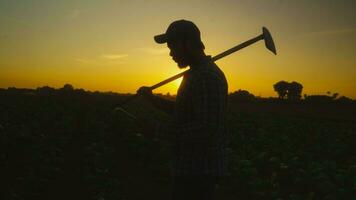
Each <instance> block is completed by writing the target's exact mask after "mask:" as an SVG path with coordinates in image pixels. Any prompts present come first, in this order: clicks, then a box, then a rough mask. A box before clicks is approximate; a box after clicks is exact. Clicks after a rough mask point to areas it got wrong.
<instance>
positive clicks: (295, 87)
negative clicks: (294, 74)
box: [287, 81, 303, 100]
mask: <svg viewBox="0 0 356 200" xmlns="http://www.w3.org/2000/svg"><path fill="white" fill-rule="evenodd" d="M302 90H303V85H302V84H300V83H298V82H295V81H293V82H291V83H289V85H288V93H287V98H288V99H289V100H300V99H301V97H302Z"/></svg>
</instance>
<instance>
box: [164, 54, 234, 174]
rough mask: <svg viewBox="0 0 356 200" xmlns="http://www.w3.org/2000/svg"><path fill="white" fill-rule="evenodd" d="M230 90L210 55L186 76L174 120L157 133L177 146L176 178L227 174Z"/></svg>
mask: <svg viewBox="0 0 356 200" xmlns="http://www.w3.org/2000/svg"><path fill="white" fill-rule="evenodd" d="M227 87H228V86H227V81H226V79H225V76H224V74H223V72H222V71H221V70H220V69H219V68H218V66H217V65H216V64H215V63H214V62H213V61H212V60H211V57H210V56H207V57H206V58H205V59H204V60H202V62H201V63H200V64H199V65H196V66H193V67H191V69H190V70H189V72H188V73H186V74H185V75H184V77H183V80H182V83H181V85H180V87H179V89H178V93H177V98H176V102H175V115H174V116H175V117H174V121H173V122H172V123H170V124H169V125H163V126H162V125H161V126H159V127H158V131H157V136H158V138H169V139H170V140H171V142H172V144H173V146H174V150H173V160H172V161H173V162H172V170H173V175H175V176H178V175H187V174H209V175H214V176H223V175H226V173H227V152H226V147H227V142H228V134H227V127H226V111H227V94H228V90H227ZM166 105H167V104H166ZM166 107H169V106H166Z"/></svg>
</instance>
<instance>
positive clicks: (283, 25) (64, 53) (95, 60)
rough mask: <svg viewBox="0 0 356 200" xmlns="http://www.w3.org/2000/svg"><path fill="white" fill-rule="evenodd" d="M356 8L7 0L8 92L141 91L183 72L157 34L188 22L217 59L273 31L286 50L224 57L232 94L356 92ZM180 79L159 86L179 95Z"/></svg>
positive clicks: (278, 2)
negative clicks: (283, 84) (285, 87)
mask: <svg viewBox="0 0 356 200" xmlns="http://www.w3.org/2000/svg"><path fill="white" fill-rule="evenodd" d="M355 10H356V3H355V1H352V0H340V1H333V0H314V1H307V0H299V1H297V0H295V1H294V0H292V1H286V0H270V1H263V0H234V1H232V0H222V1H213V0H206V1H203V0H196V1H194V0H181V1H165V0H147V1H144V0H119V1H115V0H105V1H94V0H90V1H84V0H82V1H80V0H78V1H54V0H48V1H40V0H28V1H13V0H2V1H0V27H1V32H0V44H1V45H0V88H7V87H19V88H36V87H40V86H45V85H48V86H51V87H55V88H59V87H62V86H63V85H64V84H65V83H70V84H72V85H73V86H74V87H75V88H83V89H86V90H92V91H95V90H98V91H114V92H119V93H128V92H129V93H134V92H135V91H136V90H137V89H138V88H139V87H140V86H144V85H146V86H150V85H154V84H155V83H158V82H160V81H162V80H164V79H166V78H169V77H170V76H173V75H175V74H177V73H179V72H181V71H182V70H180V69H178V67H177V66H176V63H174V62H173V61H172V60H171V58H170V56H169V51H168V48H167V47H166V45H159V44H156V43H154V40H153V36H154V35H156V34H160V33H163V32H165V30H166V28H167V26H168V25H169V24H170V23H171V22H172V21H174V20H178V19H187V20H191V21H193V22H195V23H196V24H197V26H198V27H199V28H200V31H201V33H202V39H203V42H204V44H205V46H206V53H207V54H208V55H212V56H214V55H216V54H218V53H220V52H222V51H224V50H227V49H229V48H231V47H233V46H234V45H237V44H239V43H241V42H244V41H246V40H248V39H250V38H252V37H255V36H257V35H259V34H261V28H262V26H266V27H267V28H268V29H269V30H270V32H271V34H272V36H273V38H274V40H275V43H276V48H277V53H278V55H277V56H274V55H273V54H272V53H270V52H269V51H268V50H266V48H265V47H264V44H263V42H259V43H257V44H254V45H252V46H250V47H248V48H246V49H243V50H241V51H239V52H237V53H235V54H232V55H230V56H228V57H226V58H223V59H221V60H219V61H217V62H216V63H217V64H218V65H219V66H220V68H221V69H222V70H223V71H224V72H225V75H226V77H227V80H228V82H229V91H230V92H233V91H236V90H238V89H244V90H248V91H250V92H251V93H253V94H255V95H257V96H264V97H266V96H276V93H275V91H273V84H274V83H276V82H278V81H280V80H285V81H297V82H300V83H302V84H303V86H304V89H303V94H326V92H327V91H331V92H338V93H340V95H345V96H348V97H351V98H356V78H355V77H356V56H355V55H356V48H355V44H356V20H355V19H356V12H355ZM179 83H180V80H177V81H175V82H173V83H170V84H169V85H166V86H163V87H162V88H160V89H157V91H155V92H159V93H167V92H170V93H171V94H175V93H176V90H177V88H178V87H179Z"/></svg>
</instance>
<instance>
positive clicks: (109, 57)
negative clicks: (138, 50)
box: [101, 54, 129, 60]
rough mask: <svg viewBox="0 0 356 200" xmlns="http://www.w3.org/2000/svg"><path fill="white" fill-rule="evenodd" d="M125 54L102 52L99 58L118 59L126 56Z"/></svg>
mask: <svg viewBox="0 0 356 200" xmlns="http://www.w3.org/2000/svg"><path fill="white" fill-rule="evenodd" d="M127 56H129V55H127V54H104V55H101V58H103V59H107V60H118V59H121V58H126V57H127Z"/></svg>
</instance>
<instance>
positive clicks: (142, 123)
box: [136, 118, 155, 139]
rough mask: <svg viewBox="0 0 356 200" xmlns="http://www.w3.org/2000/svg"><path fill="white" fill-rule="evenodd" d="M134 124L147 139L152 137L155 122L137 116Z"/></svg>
mask: <svg viewBox="0 0 356 200" xmlns="http://www.w3.org/2000/svg"><path fill="white" fill-rule="evenodd" d="M136 125H137V128H138V131H139V133H140V134H142V135H143V136H144V137H146V138H149V139H154V135H155V124H154V123H153V121H151V120H147V119H144V118H139V119H137V120H136Z"/></svg>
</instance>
